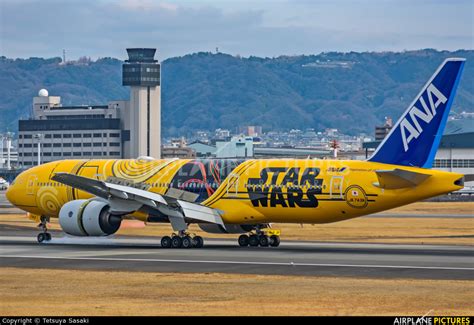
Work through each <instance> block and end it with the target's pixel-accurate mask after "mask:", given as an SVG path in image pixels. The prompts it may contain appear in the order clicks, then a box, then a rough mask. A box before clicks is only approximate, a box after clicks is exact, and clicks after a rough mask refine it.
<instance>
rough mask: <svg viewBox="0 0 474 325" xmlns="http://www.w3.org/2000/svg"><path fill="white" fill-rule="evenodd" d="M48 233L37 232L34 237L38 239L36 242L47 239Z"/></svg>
mask: <svg viewBox="0 0 474 325" xmlns="http://www.w3.org/2000/svg"><path fill="white" fill-rule="evenodd" d="M47 235H48V234H47V233H44V232H42V233H39V234H38V236H37V237H36V239H37V240H38V243H42V242H44V241H47V240H48V236H47Z"/></svg>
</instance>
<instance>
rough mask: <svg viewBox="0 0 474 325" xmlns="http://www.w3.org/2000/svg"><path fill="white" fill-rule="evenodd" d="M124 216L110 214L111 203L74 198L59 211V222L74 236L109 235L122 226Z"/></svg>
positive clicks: (66, 231) (65, 230)
mask: <svg viewBox="0 0 474 325" xmlns="http://www.w3.org/2000/svg"><path fill="white" fill-rule="evenodd" d="M121 223H122V218H121V217H120V216H117V215H113V214H110V212H109V204H108V203H107V202H104V201H100V200H94V199H91V200H74V201H70V202H68V203H66V204H65V205H63V207H62V208H61V210H60V211H59V224H60V225H61V228H62V229H63V230H64V232H65V233H67V234H70V235H73V236H108V235H112V234H114V233H115V232H117V230H118V229H119V228H120V224H121Z"/></svg>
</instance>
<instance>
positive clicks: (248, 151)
mask: <svg viewBox="0 0 474 325" xmlns="http://www.w3.org/2000/svg"><path fill="white" fill-rule="evenodd" d="M216 157H217V158H245V157H253V138H252V137H233V138H232V139H231V140H230V141H217V142H216Z"/></svg>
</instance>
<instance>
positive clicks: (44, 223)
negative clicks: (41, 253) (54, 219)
mask: <svg viewBox="0 0 474 325" xmlns="http://www.w3.org/2000/svg"><path fill="white" fill-rule="evenodd" d="M48 222H49V217H41V218H40V223H39V225H38V228H40V229H41V232H40V233H39V234H38V236H37V237H36V239H37V240H38V243H42V242H44V241H50V240H51V238H52V237H51V234H50V233H49V232H48Z"/></svg>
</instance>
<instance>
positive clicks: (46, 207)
mask: <svg viewBox="0 0 474 325" xmlns="http://www.w3.org/2000/svg"><path fill="white" fill-rule="evenodd" d="M464 63H465V60H464V59H460V58H451V59H447V60H445V61H444V62H443V63H442V64H441V66H440V67H439V68H438V70H437V71H436V72H435V73H434V75H433V76H432V77H431V79H430V80H429V81H428V82H427V83H426V85H425V86H424V87H423V89H422V90H421V92H420V93H419V94H418V95H417V96H416V98H415V100H414V101H413V102H412V103H411V104H410V105H409V106H408V109H407V110H406V111H405V112H404V114H403V115H402V117H401V118H400V119H399V120H398V122H397V123H396V124H395V126H394V127H393V128H392V130H391V132H390V133H389V134H388V136H387V137H386V138H385V140H384V141H383V142H382V143H381V144H380V146H379V147H378V148H377V150H376V151H375V152H374V154H373V155H372V156H371V157H370V158H369V159H368V160H367V161H350V160H319V159H262V160H260V159H250V160H244V159H204V160H200V159H181V160H178V159H174V160H173V159H172V160H153V159H146V158H145V159H137V160H63V161H54V162H50V163H46V164H44V165H40V166H37V167H34V168H31V169H29V170H27V171H25V172H23V173H21V174H20V175H19V176H18V177H17V178H16V180H15V181H14V182H13V183H12V184H11V186H10V187H9V189H8V191H7V193H6V195H7V198H8V200H9V201H10V202H11V203H13V204H14V205H15V206H17V207H19V208H21V209H23V210H25V211H27V212H29V214H30V216H34V217H36V218H38V219H39V220H41V223H40V226H41V228H42V232H41V233H39V235H38V241H39V242H43V241H48V240H51V234H50V233H48V231H47V227H46V226H47V223H48V221H49V220H50V218H59V224H60V225H61V227H62V229H63V230H64V232H66V233H67V234H70V235H73V236H108V235H112V234H114V233H115V232H116V231H117V230H118V229H119V227H120V225H121V222H122V220H123V219H124V218H134V219H138V220H141V221H144V222H147V223H152V222H165V223H170V224H171V226H172V228H173V232H174V233H173V234H172V235H171V236H165V237H163V238H162V239H161V245H162V246H163V247H172V248H179V247H183V248H191V247H202V246H203V244H204V241H203V238H202V237H201V236H197V235H195V234H192V233H191V232H190V231H189V230H188V226H189V225H190V224H193V223H196V224H198V225H199V227H200V228H201V229H202V230H204V231H206V232H209V233H229V234H241V235H240V237H239V239H238V243H239V245H240V246H261V247H266V246H273V247H276V246H278V245H279V244H280V237H279V236H280V231H279V230H277V229H275V228H272V224H273V223H310V224H322V223H330V222H336V221H341V220H346V219H350V218H355V217H359V216H363V215H367V214H371V213H375V212H379V211H383V210H387V209H392V208H395V207H398V206H401V205H405V204H408V203H412V202H415V201H418V200H423V199H426V198H430V197H433V196H437V195H440V194H445V193H449V192H452V191H456V190H459V189H462V188H463V186H464V185H463V183H464V178H463V176H464V175H462V174H457V173H451V172H443V171H437V170H432V169H430V168H431V167H432V164H433V160H434V157H435V154H436V151H437V149H438V146H439V143H440V139H441V136H442V134H443V130H444V127H445V125H446V121H447V119H448V114H449V110H450V107H451V104H452V102H453V99H454V96H455V91H456V88H457V86H458V83H459V79H460V76H461V72H462V69H463V66H464Z"/></svg>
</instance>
